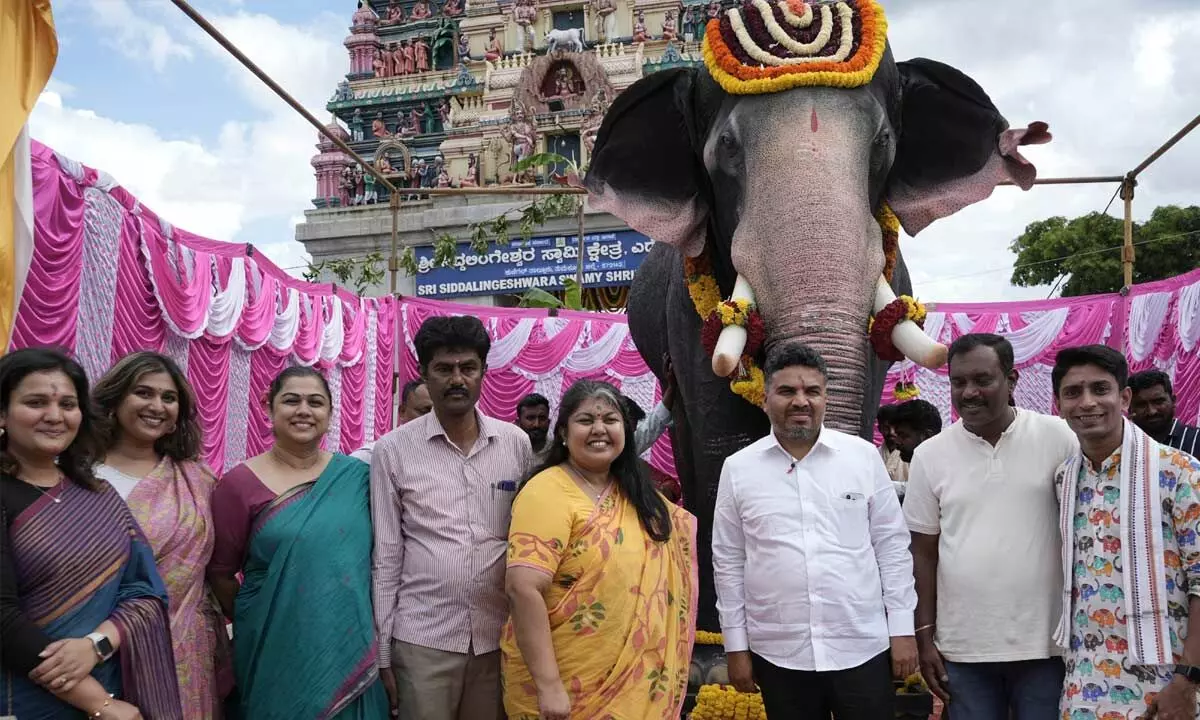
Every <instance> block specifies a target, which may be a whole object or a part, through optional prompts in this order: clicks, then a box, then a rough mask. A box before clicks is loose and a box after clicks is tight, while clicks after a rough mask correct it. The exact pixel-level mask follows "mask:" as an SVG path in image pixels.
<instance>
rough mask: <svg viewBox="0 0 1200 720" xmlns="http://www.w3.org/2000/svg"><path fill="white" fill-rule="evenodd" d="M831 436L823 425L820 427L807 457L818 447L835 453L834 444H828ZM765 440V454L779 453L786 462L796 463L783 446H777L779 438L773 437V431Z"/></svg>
mask: <svg viewBox="0 0 1200 720" xmlns="http://www.w3.org/2000/svg"><path fill="white" fill-rule="evenodd" d="M831 435H832V432H831V431H830V430H829V429H828V428H826V427H825V426H824V425H821V433H820V434H819V435H817V441H816V442H815V443H813V446H812V450H809V451H808V455H809V456H811V455H812V454H813V453H814V452H816V450H817V448H819V447H824V448H825V449H827V450H829V451H830V452H837V448H836V447H835V446H834V444H833V443H832V442H830V437H831ZM767 438H769V439H768V441H767V446H766V447H765V448H764V450H766V451H767V452H781V453H783V454H784V456H786V457H787V459H788V462H793V461H796V458H794V457H792V454H791V453H790V452H788V451H787V449H786V448H785V447H784V446H783V445H780V444H779V438H778V437H776V436H775V430H774V429H772V430H771V432H770V434H769V435H767Z"/></svg>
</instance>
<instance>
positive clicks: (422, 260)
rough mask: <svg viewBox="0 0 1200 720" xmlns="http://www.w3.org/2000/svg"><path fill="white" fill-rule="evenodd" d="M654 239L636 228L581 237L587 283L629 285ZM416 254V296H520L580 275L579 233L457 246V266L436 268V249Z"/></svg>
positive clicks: (560, 285) (423, 249) (555, 286)
mask: <svg viewBox="0 0 1200 720" xmlns="http://www.w3.org/2000/svg"><path fill="white" fill-rule="evenodd" d="M653 246H654V241H653V240H651V239H650V238H648V237H646V236H645V235H643V234H641V233H639V232H635V231H633V230H619V231H617V232H608V233H597V234H594V235H584V236H583V248H584V250H583V252H584V255H583V285H584V287H613V286H622V285H629V284H630V283H631V282H633V273H634V271H635V270H637V269H638V266H639V265H641V264H642V259H643V258H644V257H646V253H648V252H650V248H652V247H653ZM414 251H415V252H416V256H417V277H416V283H417V290H416V294H417V297H434V298H455V297H467V296H470V295H500V294H520V293H522V292H524V291H526V290H528V289H529V288H541V289H542V290H545V291H547V292H549V291H552V290H562V289H563V281H564V280H566V279H567V278H573V277H575V276H576V272H577V269H578V262H579V236H578V235H558V236H550V237H535V238H530V239H529V241H528V242H524V241H522V240H521V239H520V238H519V237H517V238H514V239H513V240H512V242H511V243H509V244H508V245H498V244H496V243H495V241H493V242H491V243H489V245H488V251H487V252H485V253H476V252H475V251H474V250H472V249H471V245H470V243H465V242H462V243H459V244H458V258H456V259H455V261H454V265H453V266H448V267H434V266H433V248H432V247H429V246H425V247H417V248H414Z"/></svg>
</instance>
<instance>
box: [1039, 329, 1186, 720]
mask: <svg viewBox="0 0 1200 720" xmlns="http://www.w3.org/2000/svg"><path fill="white" fill-rule="evenodd" d="M1127 375H1128V367H1127V365H1126V363H1125V358H1124V357H1123V356H1122V355H1121V353H1119V352H1117V351H1116V350H1113V349H1112V348H1110V347H1108V346H1106V345H1088V346H1086V347H1076V348H1067V349H1065V350H1062V351H1060V352H1059V353H1058V356H1057V357H1056V358H1055V362H1054V370H1053V372H1052V373H1051V380H1052V382H1053V384H1054V397H1055V399H1056V400H1057V402H1058V407H1059V411H1060V412H1061V413H1062V415H1063V417H1065V418H1066V420H1067V423H1068V424H1069V425H1070V426H1071V430H1073V431H1074V432H1075V434H1076V435H1077V436H1078V437H1079V451H1077V452H1075V453H1072V455H1071V457H1070V458H1068V459H1067V460H1066V461H1065V462H1064V463H1063V464H1062V466H1061V467H1060V468H1059V470H1058V473H1057V475H1056V478H1055V480H1056V483H1057V485H1058V488H1059V493H1060V495H1059V498H1060V502H1061V505H1062V511H1061V516H1060V519H1059V527H1060V528H1062V532H1063V548H1062V550H1063V552H1062V565H1063V570H1064V571H1063V573H1062V576H1061V580H1062V587H1061V591H1062V600H1063V613H1062V617H1061V618H1060V621H1059V625H1058V630H1057V632H1056V633H1055V639H1056V640H1057V641H1058V643H1059V645H1060V646H1061V647H1062V648H1064V649H1065V650H1066V651H1067V682H1066V684H1065V685H1064V687H1063V693H1062V704H1061V712H1062V717H1064V718H1067V717H1069V718H1101V719H1103V718H1109V717H1121V718H1134V717H1137V718H1153V719H1154V720H1194V719H1195V718H1197V717H1200V703H1197V692H1196V689H1197V686H1198V685H1200V539H1197V535H1198V534H1200V461H1197V460H1196V458H1194V457H1192V456H1191V455H1188V454H1187V453H1185V452H1182V451H1180V450H1177V449H1175V448H1172V447H1170V446H1168V445H1164V444H1161V443H1159V442H1157V441H1155V440H1154V439H1153V438H1152V437H1150V436H1149V435H1148V434H1146V432H1145V431H1143V430H1142V429H1141V428H1139V427H1138V426H1137V425H1136V424H1135V423H1133V422H1130V421H1129V420H1126V419H1125V418H1124V417H1123V416H1122V413H1123V412H1125V411H1127V410H1128V408H1129V402H1130V396H1131V395H1132V391H1131V390H1130V389H1129V388H1128V387H1127V386H1126V382H1127V381H1126V376H1127Z"/></svg>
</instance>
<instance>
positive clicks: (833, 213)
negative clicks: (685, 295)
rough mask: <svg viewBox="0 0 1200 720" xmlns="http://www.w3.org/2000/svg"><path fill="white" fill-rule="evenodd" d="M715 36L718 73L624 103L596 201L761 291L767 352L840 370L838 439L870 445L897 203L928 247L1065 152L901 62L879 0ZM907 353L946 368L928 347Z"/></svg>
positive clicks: (934, 71)
mask: <svg viewBox="0 0 1200 720" xmlns="http://www.w3.org/2000/svg"><path fill="white" fill-rule="evenodd" d="M704 38H705V39H704V44H703V52H704V56H705V67H704V68H699V69H675V70H667V71H662V72H657V73H654V74H652V75H650V76H648V77H645V78H643V79H642V80H639V81H638V82H636V83H634V84H633V85H632V86H631V87H629V88H628V89H627V90H625V91H624V92H623V93H621V95H619V96H618V97H617V98H616V100H615V101H614V103H613V105H612V107H611V108H610V109H609V111H608V113H607V115H606V116H605V119H604V123H603V125H602V126H601V128H600V131H599V134H598V136H597V139H596V144H595V150H594V153H593V156H592V161H591V166H590V169H589V171H588V173H587V176H586V179H585V184H586V187H587V189H588V191H589V194H590V203H591V205H592V207H594V208H597V209H602V210H606V211H608V212H610V213H612V214H613V215H615V216H617V217H619V218H621V219H623V220H624V221H625V222H627V223H628V224H629V225H630V226H631V227H633V228H634V229H637V230H639V231H640V232H643V233H645V234H646V235H648V236H650V237H652V238H654V239H655V240H656V241H658V242H660V243H665V244H668V245H670V246H673V247H674V248H676V249H677V250H678V252H679V253H682V254H683V255H684V256H688V257H695V256H696V255H698V254H699V253H700V252H701V251H702V250H704V249H706V248H707V250H708V254H709V257H710V258H711V262H712V264H713V265H714V274H715V275H716V277H717V280H718V283H719V285H720V287H721V290H722V292H723V293H724V294H726V295H728V294H729V293H730V292H731V291H733V288H734V285H735V279H737V280H740V282H739V283H738V286H739V288H745V287H746V286H747V285H748V287H749V289H751V290H752V293H748V294H750V295H751V296H752V297H753V298H754V299H755V301H756V303H757V306H758V309H759V311H760V312H761V314H762V317H763V321H764V325H765V330H766V346H767V347H769V345H770V344H772V343H775V342H780V341H786V340H800V341H803V342H806V343H808V344H810V345H812V346H814V347H816V348H817V349H818V350H819V351H820V352H821V353H822V354H823V355H824V356H825V358H826V360H827V362H828V363H829V367H830V378H829V401H828V411H827V415H826V424H827V425H829V426H830V427H833V428H836V429H840V430H845V431H849V432H852V433H859V432H860V431H861V429H862V428H863V427H864V426H866V425H867V423H868V422H869V420H868V419H867V418H866V417H865V415H868V414H873V412H874V409H875V406H876V402H877V398H869V397H866V394H865V392H864V388H866V387H870V385H871V382H868V381H867V376H868V375H869V372H870V369H869V365H870V358H869V353H870V349H869V345H868V343H867V342H866V329H867V325H868V320H869V317H870V315H871V313H872V311H873V310H877V309H879V307H880V304H881V303H882V304H886V302H887V301H888V300H889V299H892V298H893V296H892V295H891V293H892V290H891V287H892V286H890V285H889V284H888V283H886V282H880V277H881V272H882V271H883V270H884V265H885V253H884V248H883V243H882V234H881V230H880V225H879V223H878V222H877V220H876V217H877V214H878V213H879V212H880V209H881V206H882V205H883V204H884V203H886V204H887V205H888V206H890V208H891V210H892V211H893V212H894V213H895V215H896V217H898V218H899V220H900V223H901V224H902V226H903V228H904V229H905V230H906V231H907V233H908V234H910V235H915V234H916V233H918V232H920V231H921V230H922V229H924V228H925V227H926V226H928V225H929V224H930V223H931V222H933V221H934V220H937V219H938V218H941V217H945V216H947V215H949V214H951V213H953V212H956V211H957V210H959V209H961V208H963V207H965V206H967V205H969V204H971V203H974V202H978V201H979V200H982V199H984V198H986V197H988V196H989V195H990V194H991V192H992V190H993V188H994V187H995V186H996V185H997V184H998V183H1000V182H1001V181H1003V180H1006V179H1007V180H1012V181H1013V182H1015V183H1016V184H1017V185H1019V186H1020V187H1022V188H1024V189H1028V188H1029V187H1030V186H1031V185H1032V183H1033V180H1034V177H1035V170H1034V167H1033V166H1032V165H1031V164H1029V163H1028V162H1027V161H1026V160H1025V159H1024V158H1022V157H1021V155H1020V154H1019V152H1018V147H1019V146H1020V145H1025V144H1030V143H1041V142H1046V141H1048V140H1049V139H1050V136H1049V133H1048V132H1047V127H1046V125H1045V124H1044V123H1033V124H1031V125H1029V126H1028V127H1027V128H1022V129H1010V127H1009V124H1008V122H1007V121H1006V120H1005V119H1004V118H1003V117H1002V116H1001V115H1000V113H999V111H998V110H997V109H996V108H995V106H994V105H993V104H992V102H991V100H990V99H989V98H988V96H987V94H986V93H985V92H984V91H983V89H982V88H980V87H979V85H978V84H976V83H975V82H974V81H973V80H971V79H970V78H969V77H967V76H966V75H964V74H963V73H961V72H959V71H958V70H956V69H954V68H952V67H949V66H947V65H944V64H941V63H938V62H935V61H932V60H926V59H916V60H911V61H908V62H901V63H896V62H894V61H893V59H892V55H891V50H890V48H889V46H888V44H887V39H886V20H885V19H884V15H883V11H882V9H881V8H880V7H879V6H878V5H877V4H876V3H875V2H874V0H845V1H843V2H818V3H804V2H800V1H799V0H746V2H745V4H744V5H743V6H741V7H739V8H733V9H729V10H726V11H725V12H724V13H723V14H722V16H721V17H720V18H719V19H715V20H712V21H710V23H709V25H708V27H707V29H706V31H705V36H704ZM660 262H665V261H660ZM652 272H654V271H653V270H648V271H647V273H652ZM901 274H904V273H901ZM656 281H657V279H656ZM635 284H636V281H635ZM635 290H636V288H635ZM635 297H636V293H635ZM630 312H631V327H634V328H635V330H636V327H637V322H635V316H636V315H639V314H646V313H658V314H661V313H662V312H663V311H662V308H661V307H654V308H648V307H633V306H632V304H631V307H630ZM668 312H673V311H672V310H669V311H668ZM911 329H912V330H915V329H916V328H915V327H913V328H911ZM635 337H636V332H635ZM893 339H894V341H895V345H896V347H897V348H899V349H900V350H901V351H904V352H905V353H906V354H907V355H909V356H910V357H914V355H919V354H928V355H929V356H930V357H932V358H933V360H932V361H931V360H930V357H924V358H918V357H914V359H917V360H918V361H919V362H922V364H927V365H928V364H940V363H939V360H940V358H938V355H937V353H936V352H933V353H931V352H930V348H929V347H923V346H922V345H921V343H926V344H928V343H929V341H927V340H925V339H924V336H923V335H921V334H920V333H919V332H918V333H917V337H916V338H914V337H911V336H910V337H907V338H904V339H903V340H902V338H900V337H898V336H896V335H893ZM697 342H698V339H697ZM941 358H944V349H943V353H942V355H941ZM648 360H650V361H651V366H652V367H656V358H654V357H648ZM883 367H884V370H886V366H883ZM864 420H866V421H867V422H864Z"/></svg>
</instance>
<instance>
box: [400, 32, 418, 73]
mask: <svg viewBox="0 0 1200 720" xmlns="http://www.w3.org/2000/svg"><path fill="white" fill-rule="evenodd" d="M403 50H404V74H405V75H412V74H413V73H415V72H416V71H417V49H416V47H415V46H413V41H412V40H411V39H410V40H405V41H404V46H403Z"/></svg>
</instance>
